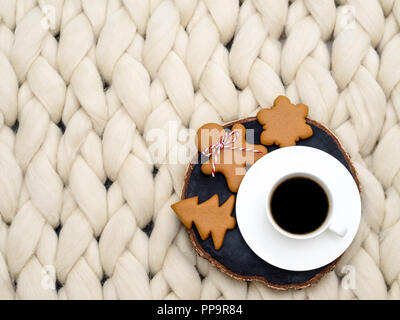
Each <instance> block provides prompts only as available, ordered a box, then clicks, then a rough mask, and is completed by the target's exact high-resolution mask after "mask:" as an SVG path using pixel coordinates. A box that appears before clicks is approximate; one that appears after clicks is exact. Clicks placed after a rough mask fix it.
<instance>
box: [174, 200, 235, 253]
mask: <svg viewBox="0 0 400 320" xmlns="http://www.w3.org/2000/svg"><path fill="white" fill-rule="evenodd" d="M198 200H199V199H198V197H193V198H188V199H185V200H182V201H179V202H177V203H175V204H173V205H172V206H171V208H172V209H173V210H174V211H175V213H176V215H177V216H178V217H179V219H181V221H182V223H183V224H184V225H185V227H186V228H188V229H190V228H192V224H193V222H194V224H195V225H196V227H197V230H198V231H199V234H200V237H201V239H202V240H205V239H207V238H208V236H209V235H210V233H211V237H212V240H213V243H214V247H215V249H216V250H218V249H220V248H221V246H222V243H223V242H224V238H225V234H226V231H227V230H228V229H233V228H234V227H235V224H236V219H235V218H234V217H232V216H231V214H232V211H233V206H234V204H235V197H234V196H230V197H229V199H228V200H227V201H225V203H224V204H223V205H222V206H219V197H218V195H217V194H215V195H213V196H212V197H211V198H210V199H208V200H207V201H205V202H203V203H200V204H198Z"/></svg>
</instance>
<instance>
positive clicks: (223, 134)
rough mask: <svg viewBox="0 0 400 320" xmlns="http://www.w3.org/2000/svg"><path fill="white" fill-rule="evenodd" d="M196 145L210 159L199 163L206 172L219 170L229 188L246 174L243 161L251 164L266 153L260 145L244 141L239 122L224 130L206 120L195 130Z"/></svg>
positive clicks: (209, 173)
mask: <svg viewBox="0 0 400 320" xmlns="http://www.w3.org/2000/svg"><path fill="white" fill-rule="evenodd" d="M197 148H198V150H199V151H200V152H201V153H203V154H204V155H206V156H208V157H209V159H208V161H206V162H205V163H203V165H202V166H201V171H202V172H203V173H204V174H206V175H213V176H214V174H215V172H221V173H222V174H223V175H224V176H225V178H226V182H227V184H228V188H229V190H230V191H232V192H237V191H238V189H239V185H240V183H241V181H242V179H243V177H244V175H245V174H246V168H245V167H246V165H251V164H253V163H254V162H256V161H257V160H258V159H260V158H261V157H262V156H264V155H265V154H267V152H268V150H267V148H266V147H264V146H262V145H252V144H249V143H247V141H246V128H245V127H244V126H243V125H242V124H240V123H238V124H235V125H234V126H233V127H232V130H231V131H230V132H229V131H225V130H224V128H223V127H222V126H220V125H219V124H216V123H208V124H205V125H204V126H202V127H201V128H200V129H199V130H198V131H197Z"/></svg>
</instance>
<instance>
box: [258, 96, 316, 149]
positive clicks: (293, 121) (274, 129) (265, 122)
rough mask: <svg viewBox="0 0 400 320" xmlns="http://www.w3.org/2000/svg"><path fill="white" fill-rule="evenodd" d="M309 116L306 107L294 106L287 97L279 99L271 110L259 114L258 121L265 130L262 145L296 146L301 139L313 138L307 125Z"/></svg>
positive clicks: (302, 105)
mask: <svg viewBox="0 0 400 320" xmlns="http://www.w3.org/2000/svg"><path fill="white" fill-rule="evenodd" d="M307 115H308V107H307V106H306V105H304V104H296V105H294V104H292V103H290V100H289V99H288V98H287V97H284V96H279V97H277V98H276V99H275V101H274V105H273V106H272V108H271V109H262V110H260V111H259V112H258V114H257V120H258V122H259V123H260V124H261V125H262V126H263V129H264V131H263V132H262V133H261V137H260V141H261V143H262V144H264V145H272V144H276V145H278V146H280V147H288V146H294V145H296V141H299V139H306V138H309V137H311V136H312V134H313V131H312V129H311V127H310V126H309V125H308V124H307V123H306V117H307Z"/></svg>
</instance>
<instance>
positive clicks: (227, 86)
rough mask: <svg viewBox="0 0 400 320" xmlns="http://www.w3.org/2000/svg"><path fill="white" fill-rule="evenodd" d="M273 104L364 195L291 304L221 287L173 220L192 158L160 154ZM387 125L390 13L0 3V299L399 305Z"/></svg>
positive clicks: (392, 1) (398, 217) (393, 64)
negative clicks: (318, 143) (343, 156)
mask: <svg viewBox="0 0 400 320" xmlns="http://www.w3.org/2000/svg"><path fill="white" fill-rule="evenodd" d="M278 95H286V96H288V97H289V98H290V99H291V100H292V102H294V103H300V102H301V103H305V104H307V105H308V106H309V108H310V113H309V115H310V118H311V119H314V120H317V121H319V122H321V123H323V124H325V125H326V126H327V127H329V128H330V129H331V130H332V131H333V132H334V133H335V134H336V135H337V137H338V138H339V140H340V141H341V143H342V144H343V146H344V147H345V148H346V150H347V151H348V153H349V154H350V156H351V159H352V161H353V163H354V166H355V168H356V170H357V173H358V176H359V179H360V182H361V187H362V203H363V213H362V221H361V225H360V228H359V232H358V234H357V237H356V239H355V240H354V242H353V243H352V245H351V247H350V248H349V249H348V251H347V252H346V254H345V255H344V256H343V257H342V259H341V261H340V263H339V264H338V265H337V267H336V268H335V270H334V271H332V272H330V273H328V274H327V275H326V276H325V277H324V278H323V279H322V280H321V281H320V282H318V284H316V285H314V286H312V287H309V288H307V289H303V290H288V291H279V290H274V289H270V288H268V287H266V286H265V285H263V284H261V283H256V282H252V283H246V282H241V281H237V280H234V279H231V278H230V277H228V276H226V275H225V274H223V273H221V272H220V271H218V270H217V269H215V268H214V267H213V266H211V265H210V264H209V263H208V261H206V260H204V259H202V258H200V257H199V256H198V255H197V254H196V253H195V251H194V250H193V248H192V245H191V243H190V241H189V239H188V235H187V232H186V230H185V229H184V227H183V226H182V224H181V223H180V221H179V220H178V219H177V217H176V215H175V214H174V213H173V211H172V210H171V208H170V205H171V204H172V203H174V202H176V201H177V200H178V199H179V198H180V194H181V191H182V185H183V180H184V179H183V178H184V174H185V171H186V168H187V163H188V162H189V160H190V158H191V156H192V154H190V155H189V156H187V157H186V158H187V160H184V161H172V160H170V159H168V155H169V154H171V153H173V152H175V151H177V150H187V149H188V148H186V147H187V146H189V145H191V144H192V142H193V140H192V139H193V131H195V130H197V129H198V128H199V127H200V126H201V125H203V124H205V123H207V122H216V123H221V124H223V123H226V122H229V121H232V120H236V119H240V118H245V117H248V116H252V115H254V114H255V113H256V112H257V111H258V110H259V108H260V106H261V107H270V106H271V105H272V103H273V100H274V99H275V97H277V96H278ZM399 119H400V1H399V0H347V1H346V0H339V1H334V0H296V1H288V0H244V1H238V0H187V1H182V0H175V1H173V0H165V1H164V0H96V1H94V0H0V298H1V299H200V298H206V299H275V298H279V299H280V298H284V299H375V298H376V299H399V298H400V126H399ZM171 128H172V129H171ZM171 132H173V133H174V134H171ZM155 137H156V138H157V137H158V138H159V137H163V138H164V139H163V141H162V142H160V144H161V146H162V148H161V149H162V150H163V151H160V148H159V147H158V148H156V149H157V150H156V151H157V152H154V151H155V150H153V148H152V146H153V143H154V138H155ZM188 150H191V149H190V148H189V149H188ZM191 152H192V151H190V152H189V153H191ZM157 153H161V155H160V154H157ZM186 158H185V159H186Z"/></svg>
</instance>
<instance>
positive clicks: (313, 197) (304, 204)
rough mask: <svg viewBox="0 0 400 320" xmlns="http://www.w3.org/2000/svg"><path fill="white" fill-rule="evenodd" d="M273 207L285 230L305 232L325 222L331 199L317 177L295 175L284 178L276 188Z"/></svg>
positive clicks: (280, 224) (295, 232) (278, 222)
mask: <svg viewBox="0 0 400 320" xmlns="http://www.w3.org/2000/svg"><path fill="white" fill-rule="evenodd" d="M270 209H271V213H272V217H273V218H274V220H275V222H276V223H277V224H278V225H279V226H280V227H281V228H282V229H283V230H285V231H287V232H290V233H294V234H306V233H310V232H313V231H315V230H316V229H318V228H319V227H320V226H321V225H322V224H323V223H324V221H325V219H326V217H327V215H328V210H329V200H328V196H327V195H326V193H325V190H324V189H323V188H322V187H321V186H320V185H319V184H318V183H317V182H315V181H314V180H312V179H310V178H306V177H293V178H289V179H286V180H284V181H282V182H281V183H280V184H279V185H278V186H277V187H276V188H275V190H274V191H273V193H272V196H271V200H270Z"/></svg>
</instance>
